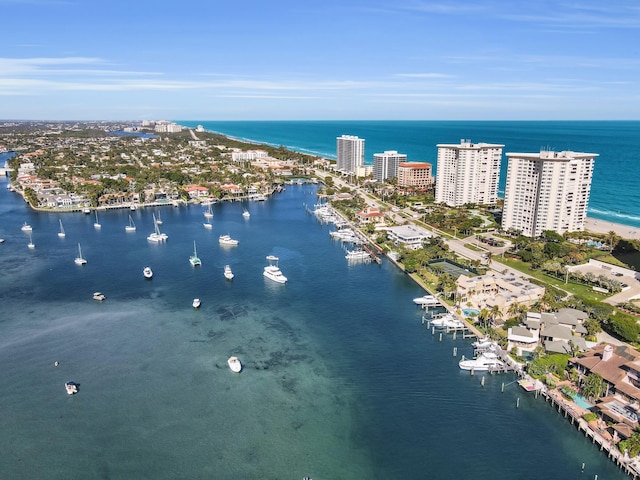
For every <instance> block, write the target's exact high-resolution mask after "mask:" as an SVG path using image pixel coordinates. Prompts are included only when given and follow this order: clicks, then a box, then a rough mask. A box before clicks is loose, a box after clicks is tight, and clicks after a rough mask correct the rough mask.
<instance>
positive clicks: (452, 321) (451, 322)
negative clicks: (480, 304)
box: [429, 313, 465, 329]
mask: <svg viewBox="0 0 640 480" xmlns="http://www.w3.org/2000/svg"><path fill="white" fill-rule="evenodd" d="M429 322H431V325H432V326H433V327H439V328H455V329H462V328H465V324H464V323H463V322H462V321H460V320H458V319H457V318H455V317H454V316H453V315H452V314H450V313H445V314H444V315H443V316H441V317H439V318H432V319H431V320H429Z"/></svg>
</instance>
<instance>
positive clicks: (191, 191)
mask: <svg viewBox="0 0 640 480" xmlns="http://www.w3.org/2000/svg"><path fill="white" fill-rule="evenodd" d="M184 190H185V192H187V194H188V195H189V198H202V197H208V196H209V189H208V188H207V187H203V186H201V185H187V186H186V187H184Z"/></svg>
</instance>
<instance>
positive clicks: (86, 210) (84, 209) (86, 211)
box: [82, 207, 91, 215]
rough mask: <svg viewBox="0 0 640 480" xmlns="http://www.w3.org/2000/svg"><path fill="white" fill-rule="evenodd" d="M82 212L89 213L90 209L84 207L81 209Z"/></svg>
mask: <svg viewBox="0 0 640 480" xmlns="http://www.w3.org/2000/svg"><path fill="white" fill-rule="evenodd" d="M82 213H84V214H85V215H89V214H90V213H91V209H90V208H86V207H85V208H83V209H82Z"/></svg>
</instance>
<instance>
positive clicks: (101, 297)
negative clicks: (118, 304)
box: [93, 292, 107, 302]
mask: <svg viewBox="0 0 640 480" xmlns="http://www.w3.org/2000/svg"><path fill="white" fill-rule="evenodd" d="M106 298H107V297H105V296H104V294H103V293H100V292H93V299H94V300H98V301H99V302H101V301H103V300H104V299H106Z"/></svg>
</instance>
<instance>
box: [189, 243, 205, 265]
mask: <svg viewBox="0 0 640 480" xmlns="http://www.w3.org/2000/svg"><path fill="white" fill-rule="evenodd" d="M189 262H191V265H193V266H194V267H198V266H200V265H202V261H201V260H200V259H199V258H198V252H197V251H196V241H195V240H194V241H193V255H191V256H190V257H189Z"/></svg>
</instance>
